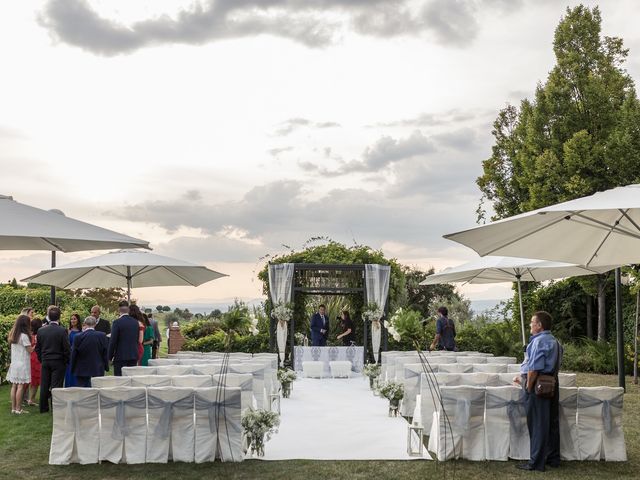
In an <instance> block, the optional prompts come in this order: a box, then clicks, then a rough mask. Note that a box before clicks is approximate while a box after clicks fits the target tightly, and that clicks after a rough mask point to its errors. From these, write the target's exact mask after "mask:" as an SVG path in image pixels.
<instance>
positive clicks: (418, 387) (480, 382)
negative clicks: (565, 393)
mask: <svg viewBox="0 0 640 480" xmlns="http://www.w3.org/2000/svg"><path fill="white" fill-rule="evenodd" d="M515 376H516V375H515V374H513V373H434V374H429V375H428V376H427V375H426V374H424V373H423V372H422V369H421V365H419V364H409V365H405V378H404V387H405V396H404V399H403V402H402V405H401V413H402V414H403V415H405V416H415V413H413V412H414V409H415V408H416V406H417V405H418V403H417V402H416V398H417V396H418V394H419V395H420V396H421V398H422V404H421V405H420V412H421V420H422V424H423V425H424V427H425V432H428V431H429V429H430V428H431V419H432V415H433V411H434V402H433V401H432V400H431V399H432V398H435V397H436V391H437V390H438V389H439V388H440V387H445V386H447V387H454V386H474V387H503V386H513V384H514V383H513V378H514V377H515ZM558 381H559V382H560V386H561V387H575V386H576V381H577V377H576V374H575V373H559V374H558Z"/></svg>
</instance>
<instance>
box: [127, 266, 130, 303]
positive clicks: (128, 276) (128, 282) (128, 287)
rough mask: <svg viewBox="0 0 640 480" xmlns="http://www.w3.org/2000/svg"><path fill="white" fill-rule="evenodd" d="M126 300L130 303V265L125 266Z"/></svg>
mask: <svg viewBox="0 0 640 480" xmlns="http://www.w3.org/2000/svg"><path fill="white" fill-rule="evenodd" d="M127 302H129V303H131V267H127Z"/></svg>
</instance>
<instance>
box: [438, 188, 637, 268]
mask: <svg viewBox="0 0 640 480" xmlns="http://www.w3.org/2000/svg"><path fill="white" fill-rule="evenodd" d="M444 237H445V238H448V239H449V240H453V241H454V242H458V243H461V244H463V245H466V246H468V247H470V248H472V249H473V250H475V251H476V252H478V253H479V254H480V255H483V256H484V255H506V256H511V257H514V256H522V255H526V256H527V257H532V258H540V259H545V260H553V261H558V262H569V263H575V264H578V265H586V266H587V267H597V266H606V265H624V264H627V263H640V185H628V186H626V187H618V188H614V189H611V190H607V191H605V192H600V193H596V194H594V195H591V196H588V197H583V198H579V199H576V200H571V201H568V202H564V203H559V204H557V205H552V206H549V207H544V208H540V209H538V210H533V211H531V212H527V213H523V214H521V215H516V216H514V217H510V218H506V219H504V220H499V221H497V222H493V223H488V224H487V225H482V226H479V227H475V228H472V229H469V230H464V231H461V232H457V233H452V234H449V235H445V236H444Z"/></svg>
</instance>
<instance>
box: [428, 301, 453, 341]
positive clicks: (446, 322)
mask: <svg viewBox="0 0 640 480" xmlns="http://www.w3.org/2000/svg"><path fill="white" fill-rule="evenodd" d="M455 338H456V326H455V324H454V323H453V320H451V319H450V318H449V310H447V307H440V308H438V320H436V336H435V338H434V339H433V342H431V347H430V349H431V350H435V349H438V350H447V351H450V352H453V351H455V349H456V340H455Z"/></svg>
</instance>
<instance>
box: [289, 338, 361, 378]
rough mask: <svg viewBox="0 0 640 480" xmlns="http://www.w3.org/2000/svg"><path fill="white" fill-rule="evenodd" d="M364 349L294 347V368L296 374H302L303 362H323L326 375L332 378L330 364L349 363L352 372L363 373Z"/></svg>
mask: <svg viewBox="0 0 640 480" xmlns="http://www.w3.org/2000/svg"><path fill="white" fill-rule="evenodd" d="M363 356H364V347H359V346H351V347H303V346H296V347H294V368H295V371H296V372H302V362H310V361H314V362H322V363H323V364H324V375H325V376H326V377H330V376H331V368H330V367H329V362H335V361H348V362H351V371H352V372H356V373H360V372H362V366H363V365H362V361H363Z"/></svg>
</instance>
